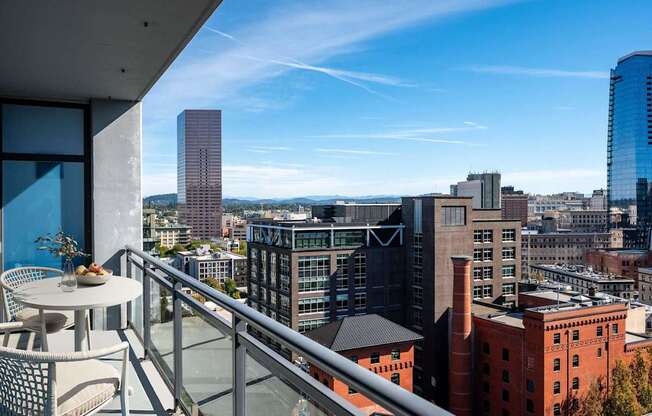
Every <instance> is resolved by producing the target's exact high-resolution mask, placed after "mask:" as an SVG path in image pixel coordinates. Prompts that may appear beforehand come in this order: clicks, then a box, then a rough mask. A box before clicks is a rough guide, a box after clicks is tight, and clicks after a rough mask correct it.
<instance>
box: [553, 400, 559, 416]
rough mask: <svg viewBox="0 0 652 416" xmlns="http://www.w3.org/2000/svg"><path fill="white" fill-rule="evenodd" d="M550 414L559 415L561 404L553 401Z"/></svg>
mask: <svg viewBox="0 0 652 416" xmlns="http://www.w3.org/2000/svg"><path fill="white" fill-rule="evenodd" d="M552 414H553V415H554V416H560V415H561V405H560V404H559V403H555V404H554V406H552Z"/></svg>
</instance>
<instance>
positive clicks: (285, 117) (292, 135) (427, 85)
mask: <svg viewBox="0 0 652 416" xmlns="http://www.w3.org/2000/svg"><path fill="white" fill-rule="evenodd" d="M364 3H365V2H356V3H355V4H349V3H348V2H333V4H329V7H328V8H324V7H323V6H322V5H319V4H304V3H302V4H300V5H297V4H288V3H287V2H281V3H280V4H278V5H275V7H274V9H273V10H272V9H270V8H269V7H268V6H269V5H268V4H267V3H265V2H257V3H256V4H255V5H256V6H259V7H258V8H259V9H260V10H259V11H260V13H258V17H257V18H256V19H252V18H250V17H248V16H247V14H246V10H241V9H239V7H240V8H242V6H239V5H238V4H236V3H226V4H224V5H223V6H222V7H220V12H219V13H216V14H215V15H214V16H213V17H212V18H211V19H209V21H208V22H207V24H206V25H205V26H204V27H203V28H202V30H200V32H199V34H198V36H197V37H196V38H195V39H194V40H193V41H192V42H191V43H190V44H189V46H188V48H187V49H186V51H184V52H183V53H182V54H181V56H180V57H179V59H178V60H177V61H176V62H175V63H174V64H173V65H172V67H171V68H170V70H169V71H168V73H166V74H165V75H164V76H163V78H162V79H161V81H160V82H159V83H157V85H156V86H155V87H154V88H153V89H152V91H151V92H150V93H149V94H148V95H147V96H146V98H145V101H144V108H145V109H146V110H147V111H145V112H144V114H145V116H144V120H143V127H144V152H143V154H144V177H143V186H144V194H145V195H151V194H157V193H166V192H175V189H174V188H175V183H176V177H175V170H176V168H175V166H174V162H175V160H174V154H175V153H176V150H175V149H174V136H175V133H176V132H175V128H174V116H175V115H176V113H178V112H179V111H181V110H183V109H185V108H217V109H222V110H223V112H224V135H223V136H224V142H223V146H224V157H223V161H224V162H223V163H224V166H223V171H224V194H225V195H228V196H232V197H238V196H252V197H261V198H265V197H294V196H304V195H314V194H339V195H374V194H398V195H410V194H422V193H427V192H447V191H448V186H449V185H450V184H451V183H456V182H458V181H460V180H462V179H463V178H464V177H465V176H466V174H467V173H468V172H469V171H471V170H474V171H485V170H500V171H501V173H502V175H503V184H504V185H514V186H516V187H517V188H521V189H524V190H525V191H527V192H532V193H552V192H558V191H562V190H576V191H580V192H584V193H589V192H590V191H591V190H592V189H598V188H604V187H606V135H607V128H606V125H607V111H608V89H609V70H610V69H611V68H613V67H614V66H615V64H616V61H617V59H618V58H620V57H621V56H623V55H625V54H627V53H629V52H632V51H634V50H639V49H649V46H647V45H645V44H644V43H643V40H644V39H648V38H649V37H650V34H652V33H651V29H650V28H649V27H648V25H644V24H637V22H642V21H643V20H642V19H644V18H645V17H646V16H649V11H648V10H647V9H645V8H644V7H645V4H644V2H632V4H630V7H628V8H626V9H625V8H618V7H615V5H613V4H610V3H609V2H606V1H599V2H591V7H588V6H587V3H580V2H578V3H574V4H571V5H568V4H562V3H561V2H554V1H553V2H510V1H494V2H482V3H480V2H476V1H460V2H455V3H454V4H449V3H437V4H430V3H425V2H424V3H419V2H415V3H413V4H411V5H410V6H398V5H391V4H383V5H381V6H378V5H375V6H374V7H371V6H370V5H369V4H364ZM544 3H545V4H544ZM261 16H262V17H261ZM397 16H398V17H397ZM311 19H312V20H311ZM578 21H582V25H577V22H578ZM306 22H319V24H318V25H311V24H307V23H306ZM624 24H627V27H628V30H627V31H604V30H603V28H604V27H607V26H608V25H609V26H618V25H624ZM279 28H282V30H280V29H279ZM569 37H572V38H573V42H568V38H569ZM525 39H527V41H525ZM646 46H647V47H646ZM533 50H536V52H537V53H536V54H533V53H530V52H531V51H533ZM171 103H174V104H171ZM541 153H547V154H549V155H550V156H549V157H547V158H545V159H542V158H538V157H536V155H537V154H541ZM379 173H382V174H383V175H384V177H383V178H380V179H379V177H378V174H379ZM387 178H390V179H387Z"/></svg>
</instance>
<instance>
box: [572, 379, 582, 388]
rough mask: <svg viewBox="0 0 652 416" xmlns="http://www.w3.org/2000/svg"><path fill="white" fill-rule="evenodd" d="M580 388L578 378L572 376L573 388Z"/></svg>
mask: <svg viewBox="0 0 652 416" xmlns="http://www.w3.org/2000/svg"><path fill="white" fill-rule="evenodd" d="M579 388H580V379H579V377H574V378H573V390H577V389H579Z"/></svg>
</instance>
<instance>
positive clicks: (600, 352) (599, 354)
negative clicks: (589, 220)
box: [597, 348, 602, 358]
mask: <svg viewBox="0 0 652 416" xmlns="http://www.w3.org/2000/svg"><path fill="white" fill-rule="evenodd" d="M597 354H598V358H600V357H602V348H598V353H597Z"/></svg>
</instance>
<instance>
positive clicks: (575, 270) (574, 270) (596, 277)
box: [530, 264, 634, 284]
mask: <svg viewBox="0 0 652 416" xmlns="http://www.w3.org/2000/svg"><path fill="white" fill-rule="evenodd" d="M530 268H532V269H541V270H546V271H550V272H555V273H560V274H563V275H566V276H570V277H575V278H578V279H582V280H588V281H591V282H595V283H632V284H633V283H634V280H633V279H630V278H626V277H622V276H617V275H613V274H606V273H600V272H595V271H593V270H592V269H591V268H587V267H586V266H583V265H569V264H536V265H535V264H533V265H530Z"/></svg>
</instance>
